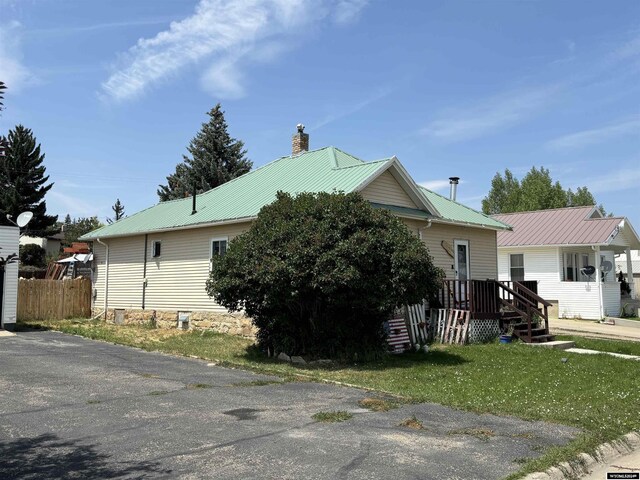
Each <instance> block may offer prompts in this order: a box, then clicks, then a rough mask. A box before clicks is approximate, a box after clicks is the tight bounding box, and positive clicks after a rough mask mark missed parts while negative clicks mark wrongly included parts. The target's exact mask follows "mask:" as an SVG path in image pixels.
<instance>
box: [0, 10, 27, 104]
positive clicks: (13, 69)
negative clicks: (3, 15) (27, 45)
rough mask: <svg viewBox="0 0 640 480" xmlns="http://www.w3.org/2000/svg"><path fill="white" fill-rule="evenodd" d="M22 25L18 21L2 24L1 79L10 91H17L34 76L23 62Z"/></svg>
mask: <svg viewBox="0 0 640 480" xmlns="http://www.w3.org/2000/svg"><path fill="white" fill-rule="evenodd" d="M21 36H22V25H21V24H20V23H19V22H17V21H12V22H9V23H8V24H4V25H0V80H2V81H3V82H4V83H5V85H6V86H7V88H8V89H9V91H11V92H17V91H19V90H20V89H21V88H23V87H24V86H26V85H28V84H29V83H31V82H32V80H33V77H32V75H31V73H30V72H29V70H28V69H27V67H25V66H24V65H23V63H22V55H21V52H20V40H21Z"/></svg>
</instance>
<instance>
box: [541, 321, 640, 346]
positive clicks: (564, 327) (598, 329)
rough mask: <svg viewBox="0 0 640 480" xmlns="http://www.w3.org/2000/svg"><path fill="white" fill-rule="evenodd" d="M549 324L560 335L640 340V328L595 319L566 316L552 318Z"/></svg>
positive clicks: (553, 331) (552, 331) (552, 330)
mask: <svg viewBox="0 0 640 480" xmlns="http://www.w3.org/2000/svg"><path fill="white" fill-rule="evenodd" d="M549 326H550V329H551V333H554V334H558V335H582V336H585V337H593V338H609V339H613V340H631V341H634V342H640V328H634V327H627V326H622V325H607V324H604V323H598V322H595V321H593V320H567V319H564V318H550V319H549Z"/></svg>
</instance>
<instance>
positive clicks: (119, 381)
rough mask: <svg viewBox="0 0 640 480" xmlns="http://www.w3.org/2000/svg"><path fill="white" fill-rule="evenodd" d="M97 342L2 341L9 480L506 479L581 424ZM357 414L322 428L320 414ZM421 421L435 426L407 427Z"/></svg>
mask: <svg viewBox="0 0 640 480" xmlns="http://www.w3.org/2000/svg"><path fill="white" fill-rule="evenodd" d="M278 380H279V379H278V378H276V377H267V376H264V375H255V374H252V373H249V372H245V371H241V370H233V369H227V368H221V367H218V366H214V365H211V364H207V363H206V362H203V361H199V360H195V359H186V358H177V357H172V356H168V355H163V354H157V353H148V352H144V351H141V350H137V349H133V348H129V347H122V346H117V345H110V344H107V343H103V342H94V341H91V340H86V339H83V338H79V337H74V336H69V335H64V334H60V333H56V332H21V333H18V335H17V336H15V337H9V338H0V476H2V478H38V479H40V478H84V479H87V478H185V479H190V478H194V479H196V478H221V479H227V478H273V479H276V478H277V479H289V478H291V479H294V478H295V479H301V478H304V479H329V478H338V479H339V478H349V479H372V478H393V479H394V480H401V479H419V478H420V479H444V478H448V479H456V478H459V479H493V478H502V477H504V476H505V475H508V474H509V473H512V472H514V471H517V470H518V469H519V468H520V463H521V462H522V459H523V458H525V457H535V456H538V455H540V453H541V452H542V451H543V450H544V449H545V448H546V447H548V446H550V445H558V444H563V443H566V442H568V441H569V440H570V439H571V438H572V437H573V436H574V435H575V434H576V433H577V431H576V430H575V429H571V428H568V427H564V426H559V425H554V424H548V423H543V422H527V421H523V420H519V419H515V418H510V417H497V416H493V415H475V414H471V413H465V412H460V411H457V410H453V409H449V408H446V407H442V406H439V405H433V404H417V405H405V406H403V407H401V408H399V409H396V410H391V411H389V412H377V413H376V412H370V411H368V410H364V409H361V408H360V407H359V406H358V401H359V400H361V399H362V398H365V397H371V396H372V395H371V394H370V393H367V392H364V391H362V390H358V389H354V388H346V387H340V386H335V385H325V384H316V383H304V382H301V383H269V382H271V381H278ZM333 410H346V411H349V412H351V413H353V414H354V416H353V418H352V419H350V420H348V421H346V422H343V423H333V424H328V423H317V422H314V421H313V419H312V418H311V416H312V415H313V414H314V413H317V412H320V411H333ZM412 416H415V417H416V418H417V419H419V420H420V421H421V422H422V423H423V425H424V429H421V430H417V429H410V428H407V427H401V426H399V424H400V423H401V422H402V421H403V420H404V419H406V418H410V417H412Z"/></svg>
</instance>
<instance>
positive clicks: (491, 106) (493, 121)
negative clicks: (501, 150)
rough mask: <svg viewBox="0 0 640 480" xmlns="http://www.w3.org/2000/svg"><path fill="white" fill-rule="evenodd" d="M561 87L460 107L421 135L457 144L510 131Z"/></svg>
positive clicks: (536, 89)
mask: <svg viewBox="0 0 640 480" xmlns="http://www.w3.org/2000/svg"><path fill="white" fill-rule="evenodd" d="M559 89H560V86H558V85H555V86H550V87H542V88H534V89H529V90H520V91H510V92H506V93H502V94H499V95H496V96H494V97H491V98H487V99H485V100H483V101H481V102H480V103H478V104H476V105H475V106H472V107H470V108H464V109H462V108H458V109H455V110H453V111H450V112H449V113H448V114H446V115H443V116H442V117H441V118H439V119H436V120H433V121H432V122H431V123H429V124H428V125H427V126H426V127H425V128H423V129H422V130H420V131H419V134H421V135H423V136H427V137H432V138H435V139H437V140H442V141H446V142H457V141H462V140H468V139H472V138H477V137H481V136H484V135H489V134H493V133H496V132H498V131H501V130H506V129H508V128H511V127H513V126H514V125H516V124H518V123H520V122H522V121H524V120H526V119H527V118H529V117H531V116H533V115H535V114H536V113H537V112H538V111H540V110H542V109H543V108H545V107H546V106H547V105H548V104H549V103H550V102H551V101H552V99H553V97H554V95H555V94H556V93H557V92H558V90H559Z"/></svg>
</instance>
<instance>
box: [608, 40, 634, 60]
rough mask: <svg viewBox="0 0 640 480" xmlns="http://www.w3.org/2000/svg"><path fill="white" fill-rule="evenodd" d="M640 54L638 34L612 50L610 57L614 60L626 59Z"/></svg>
mask: <svg viewBox="0 0 640 480" xmlns="http://www.w3.org/2000/svg"><path fill="white" fill-rule="evenodd" d="M638 55H640V35H639V36H636V37H635V38H632V39H631V40H629V41H628V42H625V43H624V44H622V45H621V46H619V47H618V48H617V49H615V50H614V52H613V54H612V58H613V59H614V60H618V61H620V60H626V59H628V58H631V57H636V56H638Z"/></svg>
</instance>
